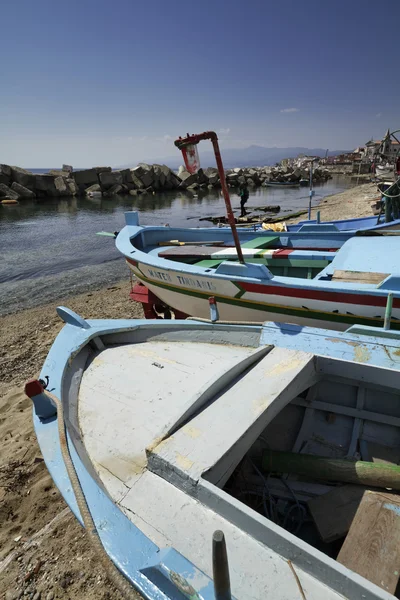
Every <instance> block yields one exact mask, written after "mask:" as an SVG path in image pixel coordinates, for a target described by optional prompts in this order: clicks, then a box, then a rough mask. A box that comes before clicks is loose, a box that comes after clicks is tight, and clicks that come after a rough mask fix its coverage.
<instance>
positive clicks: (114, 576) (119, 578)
mask: <svg viewBox="0 0 400 600" xmlns="http://www.w3.org/2000/svg"><path fill="white" fill-rule="evenodd" d="M44 393H45V394H47V395H48V396H49V397H50V398H51V400H52V401H53V402H54V404H55V405H56V408H57V421H58V433H59V436H60V446H61V454H62V457H63V459H64V463H65V466H66V469H67V473H68V476H69V478H70V480H71V485H72V489H73V492H74V494H75V497H76V501H77V504H78V508H79V511H80V513H81V516H82V520H83V524H84V526H85V529H86V531H87V533H88V536H89V539H90V541H91V543H92V546H93V548H94V550H95V552H96V554H97V556H98V558H99V560H100V562H101V564H102V565H103V567H104V569H105V570H106V574H107V577H108V578H109V580H110V581H111V582H112V583H113V584H114V585H115V587H116V588H117V589H118V591H119V592H120V593H121V594H122V596H123V598H126V599H127V600H139V598H140V597H141V596H139V594H138V593H137V592H135V590H134V589H133V587H132V585H131V584H130V583H129V581H128V580H127V579H126V578H125V577H124V575H122V573H121V572H120V571H119V570H118V569H117V567H116V566H115V565H114V563H113V562H112V561H111V559H110V558H109V556H108V554H107V553H106V551H105V549H104V546H103V544H102V542H101V539H100V536H99V534H98V532H97V529H96V525H95V522H94V520H93V517H92V514H91V512H90V509H89V506H88V504H87V501H86V498H85V494H84V493H83V489H82V486H81V483H80V481H79V478H78V474H77V472H76V469H75V466H74V463H73V462H72V458H71V454H70V451H69V447H68V440H67V435H66V433H65V423H64V409H63V405H62V402H61V400H60V399H59V398H57V396H55V395H54V394H52V393H51V392H49V391H48V390H45V392H44Z"/></svg>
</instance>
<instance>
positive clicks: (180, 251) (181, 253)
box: [158, 246, 273, 260]
mask: <svg viewBox="0 0 400 600" xmlns="http://www.w3.org/2000/svg"><path fill="white" fill-rule="evenodd" d="M262 252H270V253H272V252H273V250H264V251H263V250H262V249H260V248H243V255H244V256H245V257H251V256H262V254H261V253H262ZM158 256H160V257H161V258H170V259H171V258H176V259H178V260H180V259H182V258H197V257H200V258H214V259H217V258H220V259H221V260H228V259H229V258H232V259H237V252H236V248H231V247H227V248H222V249H221V248H220V247H219V246H176V247H173V248H167V249H166V250H162V251H161V252H160V253H159V255H158Z"/></svg>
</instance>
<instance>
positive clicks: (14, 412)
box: [0, 276, 143, 600]
mask: <svg viewBox="0 0 400 600" xmlns="http://www.w3.org/2000/svg"><path fill="white" fill-rule="evenodd" d="M129 289H130V284H129V279H128V276H127V278H126V280H124V281H123V282H121V283H118V284H116V285H114V286H111V287H109V288H104V289H101V290H97V291H93V292H91V293H87V294H80V295H79V296H75V297H73V298H68V299H67V300H65V301H64V302H63V300H62V299H61V300H60V301H59V302H57V303H52V304H47V305H45V306H41V307H38V308H33V309H29V310H26V311H23V312H20V313H18V314H14V315H7V316H6V317H2V318H1V319H0V340H1V350H0V381H1V388H0V439H1V440H2V442H1V455H0V522H1V529H0V597H1V598H7V600H11V599H12V598H19V597H21V596H22V594H23V593H24V592H28V593H26V594H25V596H24V597H28V598H33V597H35V600H37V599H38V596H37V595H36V596H35V593H36V594H37V593H41V598H42V600H46V599H47V598H49V599H50V598H51V597H54V598H70V599H78V598H79V599H82V600H83V599H85V600H86V599H88V600H92V599H93V600H94V599H95V598H96V599H106V598H108V599H112V600H114V599H115V600H116V599H117V598H118V599H119V598H120V597H121V596H120V594H119V593H118V592H117V591H115V590H114V589H113V587H112V586H111V585H110V584H109V583H108V582H107V580H106V578H105V575H104V569H103V568H102V567H101V566H99V565H98V561H97V559H96V557H95V556H94V554H93V552H92V550H91V546H90V543H89V542H88V540H87V536H86V534H85V532H84V530H83V529H82V528H81V526H80V525H79V523H78V522H77V521H76V520H75V518H74V517H73V516H72V513H71V512H70V511H69V509H66V504H65V502H64V500H63V499H62V498H61V495H60V494H59V492H58V490H57V488H56V487H55V486H54V484H53V482H52V479H51V478H50V475H48V473H47V469H46V466H45V464H44V462H43V459H42V457H41V453H40V450H39V446H38V444H37V441H36V437H35V433H34V430H33V425H32V403H31V401H30V400H29V399H28V398H26V397H25V395H24V392H23V386H24V383H25V382H26V381H27V380H28V379H30V378H32V377H37V376H38V375H39V371H40V369H41V366H42V364H43V361H44V359H45V357H46V355H47V353H48V351H49V348H50V346H51V344H52V343H53V341H54V338H55V336H56V335H57V333H58V331H59V330H60V329H61V327H62V322H61V320H60V319H59V318H58V316H57V314H56V312H55V307H56V306H58V305H59V304H65V305H66V306H68V307H69V308H71V309H72V310H75V311H76V312H78V313H79V314H80V315H82V316H83V317H87V318H89V317H91V318H104V317H115V318H116V317H119V318H120V317H121V316H122V315H123V316H125V317H127V318H135V317H136V318H140V317H142V316H143V313H142V309H141V306H140V305H138V304H136V303H134V302H132V301H131V300H130V299H129ZM56 517H57V520H56V522H55V523H53V524H52V525H51V526H50V527H49V529H48V530H47V531H45V532H44V533H43V535H40V536H39V537H38V538H36V539H35V540H34V541H33V543H32V545H31V546H30V547H28V548H27V547H26V546H27V545H28V544H27V543H29V540H31V539H32V536H34V535H35V534H37V533H38V532H40V531H41V530H42V528H43V527H45V526H46V525H48V524H49V523H51V522H52V520H53V519H54V518H56ZM10 558H11V560H9V559H10ZM38 565H39V566H38ZM37 566H38V571H37V572H34V570H35V567H37ZM52 594H54V596H52ZM138 597H139V596H138Z"/></svg>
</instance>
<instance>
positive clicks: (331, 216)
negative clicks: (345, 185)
mask: <svg viewBox="0 0 400 600" xmlns="http://www.w3.org/2000/svg"><path fill="white" fill-rule="evenodd" d="M380 198H381V195H380V194H379V192H378V191H377V185H376V183H364V184H362V185H359V186H357V187H354V188H350V189H348V190H346V191H345V192H341V193H340V194H335V195H333V196H327V197H326V198H324V199H323V200H322V201H321V203H320V204H318V206H315V207H313V208H312V209H311V218H312V219H316V218H317V211H319V212H320V214H321V221H332V220H335V219H352V218H354V217H371V216H372V210H371V203H372V202H374V201H376V200H380ZM313 204H314V203H313ZM304 219H307V215H303V216H301V217H298V218H295V219H288V220H287V223H297V222H298V221H304Z"/></svg>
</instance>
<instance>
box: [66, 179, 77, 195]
mask: <svg viewBox="0 0 400 600" xmlns="http://www.w3.org/2000/svg"><path fill="white" fill-rule="evenodd" d="M65 182H66V184H67V188H68V191H69V195H70V196H77V195H78V194H79V188H78V186H77V185H76V183H75V181H74V180H73V179H66V180H65Z"/></svg>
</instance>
